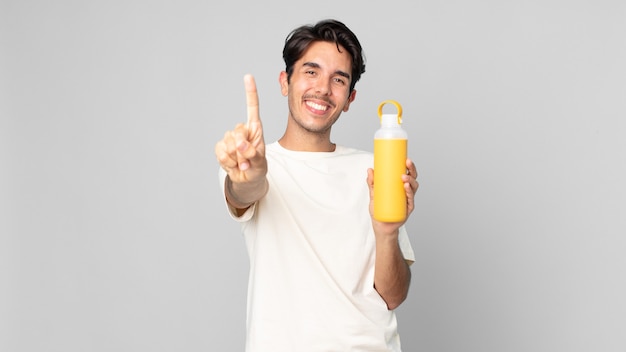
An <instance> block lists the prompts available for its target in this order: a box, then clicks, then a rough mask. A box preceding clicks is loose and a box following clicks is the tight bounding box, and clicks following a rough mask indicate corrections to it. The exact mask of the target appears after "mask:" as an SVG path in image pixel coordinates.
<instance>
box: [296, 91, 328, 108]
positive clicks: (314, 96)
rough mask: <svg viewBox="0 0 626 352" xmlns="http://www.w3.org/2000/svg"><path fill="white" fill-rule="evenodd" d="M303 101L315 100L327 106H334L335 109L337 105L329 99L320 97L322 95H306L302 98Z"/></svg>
mask: <svg viewBox="0 0 626 352" xmlns="http://www.w3.org/2000/svg"><path fill="white" fill-rule="evenodd" d="M302 99H303V100H307V99H314V100H321V101H323V102H325V103H326V104H328V105H330V106H332V107H333V108H334V107H335V103H334V102H332V101H331V100H330V99H329V98H328V97H326V96H320V95H316V94H305V95H304V96H303V97H302Z"/></svg>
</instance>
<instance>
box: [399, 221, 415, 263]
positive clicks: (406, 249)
mask: <svg viewBox="0 0 626 352" xmlns="http://www.w3.org/2000/svg"><path fill="white" fill-rule="evenodd" d="M398 231H399V232H398V243H399V245H400V251H402V256H403V257H404V259H405V260H407V261H409V262H410V264H413V262H414V261H415V253H414V252H413V247H412V246H411V241H410V240H409V234H408V233H407V232H406V227H405V226H404V225H403V226H401V227H400V229H399V230H398Z"/></svg>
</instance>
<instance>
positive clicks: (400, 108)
mask: <svg viewBox="0 0 626 352" xmlns="http://www.w3.org/2000/svg"><path fill="white" fill-rule="evenodd" d="M385 104H392V105H395V106H396V109H397V110H398V124H401V123H402V105H400V103H398V102H397V101H395V100H385V101H383V102H382V103H380V105H378V118H380V119H381V121H382V118H383V106H385Z"/></svg>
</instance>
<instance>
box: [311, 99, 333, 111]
mask: <svg viewBox="0 0 626 352" xmlns="http://www.w3.org/2000/svg"><path fill="white" fill-rule="evenodd" d="M306 105H308V106H310V107H312V108H313V109H315V110H321V111H326V110H327V109H328V106H326V105H320V104H316V103H314V102H311V101H307V102H306Z"/></svg>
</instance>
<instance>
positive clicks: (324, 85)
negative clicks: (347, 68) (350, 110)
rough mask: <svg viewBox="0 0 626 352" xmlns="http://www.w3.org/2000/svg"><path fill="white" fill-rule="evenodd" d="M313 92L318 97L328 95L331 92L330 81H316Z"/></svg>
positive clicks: (323, 79)
mask: <svg viewBox="0 0 626 352" xmlns="http://www.w3.org/2000/svg"><path fill="white" fill-rule="evenodd" d="M315 92H316V93H317V94H320V95H329V94H330V92H331V89H330V79H329V78H322V79H319V80H317V83H316V86H315Z"/></svg>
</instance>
